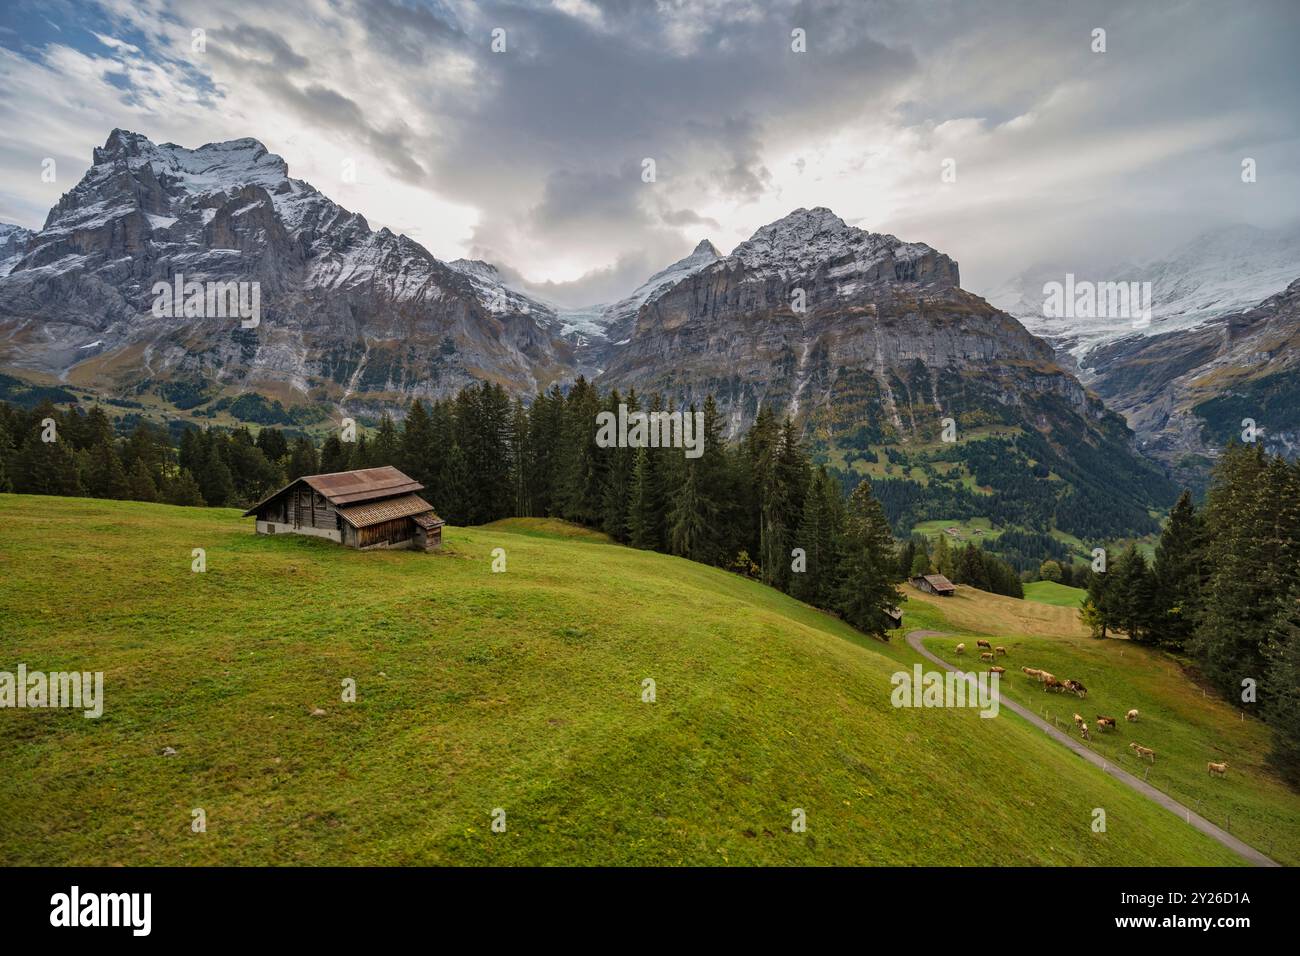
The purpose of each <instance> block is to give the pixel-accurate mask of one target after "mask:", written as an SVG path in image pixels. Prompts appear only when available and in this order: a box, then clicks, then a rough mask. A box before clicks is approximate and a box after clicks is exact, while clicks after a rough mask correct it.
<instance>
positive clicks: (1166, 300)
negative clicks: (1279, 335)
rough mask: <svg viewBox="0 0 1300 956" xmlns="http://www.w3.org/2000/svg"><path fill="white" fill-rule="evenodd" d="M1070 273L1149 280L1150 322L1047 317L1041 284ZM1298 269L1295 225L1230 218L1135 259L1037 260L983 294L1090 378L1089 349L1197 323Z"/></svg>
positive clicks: (1271, 290) (1243, 304) (1246, 302)
mask: <svg viewBox="0 0 1300 956" xmlns="http://www.w3.org/2000/svg"><path fill="white" fill-rule="evenodd" d="M1066 273H1073V274H1074V275H1075V277H1076V279H1080V280H1089V281H1095V282H1100V281H1113V282H1150V283H1151V323H1150V325H1149V326H1146V327H1144V328H1142V329H1140V330H1136V331H1135V329H1134V327H1133V323H1132V322H1131V321H1129V320H1125V319H1076V318H1048V317H1046V316H1044V315H1043V311H1044V310H1043V302H1044V293H1043V285H1044V284H1045V283H1048V282H1064V281H1065V275H1066ZM1297 275H1300V225H1293V226H1291V227H1290V228H1286V229H1261V228H1257V227H1255V226H1249V225H1234V226H1229V227H1226V228H1222V229H1215V230H1211V231H1208V232H1205V233H1202V234H1200V235H1198V236H1196V237H1195V238H1193V239H1191V240H1189V241H1188V242H1186V243H1184V244H1183V245H1181V246H1179V247H1177V248H1175V249H1174V250H1173V251H1171V252H1169V253H1167V254H1164V255H1159V256H1153V257H1150V258H1148V259H1146V260H1144V261H1139V262H1112V263H1108V264H1100V265H1096V266H1095V267H1094V266H1079V265H1078V264H1075V265H1073V266H1071V265H1068V264H1066V263H1063V262H1057V263H1040V264H1038V265H1036V266H1034V267H1032V268H1030V269H1028V270H1026V271H1024V272H1022V273H1020V274H1019V275H1017V276H1016V277H1014V278H1013V279H1011V280H1009V281H1007V282H1005V283H1003V284H1002V285H1000V286H999V287H997V288H996V289H994V290H993V291H992V292H990V293H989V301H990V302H993V303H995V304H996V305H998V306H999V307H1000V308H1002V309H1005V310H1006V311H1007V312H1010V313H1011V314H1012V315H1014V316H1016V317H1017V318H1019V319H1020V320H1021V321H1022V322H1023V323H1024V324H1025V327H1026V328H1028V329H1029V330H1030V331H1031V332H1033V333H1034V334H1036V335H1039V336H1042V337H1043V338H1045V339H1047V340H1048V341H1049V342H1051V343H1052V344H1053V345H1054V346H1055V347H1056V348H1058V349H1059V350H1060V351H1062V352H1067V353H1069V355H1070V356H1071V357H1072V358H1073V359H1074V360H1075V361H1077V362H1078V365H1079V367H1080V368H1081V369H1082V371H1083V375H1084V380H1085V381H1088V380H1089V377H1090V376H1091V374H1093V372H1094V371H1101V370H1102V369H1103V365H1102V362H1101V359H1100V357H1099V355H1097V354H1093V353H1094V350H1097V349H1100V348H1102V347H1104V346H1106V345H1109V344H1110V343H1112V342H1114V341H1116V340H1117V339H1122V338H1130V337H1133V336H1134V335H1135V334H1137V335H1145V336H1159V335H1163V334H1165V333H1167V332H1174V331H1178V330H1182V329H1190V328H1195V327H1197V326H1199V325H1202V324H1203V323H1205V322H1207V321H1210V320H1212V319H1215V318H1217V317H1219V316H1222V315H1228V314H1230V313H1233V312H1240V311H1242V310H1244V309H1250V308H1253V307H1254V306H1255V305H1257V304H1258V303H1259V302H1261V301H1262V300H1263V299H1265V298H1267V297H1268V296H1271V295H1274V294H1275V293H1277V292H1281V291H1282V290H1283V289H1285V288H1286V287H1287V285H1288V284H1289V283H1290V282H1291V281H1292V280H1293V279H1295V278H1296V276H1297Z"/></svg>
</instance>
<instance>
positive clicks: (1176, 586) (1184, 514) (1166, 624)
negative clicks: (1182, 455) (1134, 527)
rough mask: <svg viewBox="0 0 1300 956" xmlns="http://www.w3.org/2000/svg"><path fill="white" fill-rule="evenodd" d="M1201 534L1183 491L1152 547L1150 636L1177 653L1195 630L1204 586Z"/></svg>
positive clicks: (1199, 521)
mask: <svg viewBox="0 0 1300 956" xmlns="http://www.w3.org/2000/svg"><path fill="white" fill-rule="evenodd" d="M1203 537H1204V530H1203V528H1202V525H1201V519H1200V516H1199V515H1198V514H1197V513H1196V508H1195V507H1194V506H1193V505H1192V496H1191V493H1190V492H1186V491H1184V492H1183V494H1182V496H1181V497H1180V498H1179V499H1178V502H1177V504H1175V505H1174V507H1173V509H1172V510H1171V511H1170V513H1169V521H1168V523H1167V524H1166V525H1165V527H1164V530H1163V531H1162V532H1161V534H1160V543H1159V544H1157V545H1156V554H1155V565H1154V567H1153V569H1152V573H1153V575H1154V578H1155V608H1154V612H1155V613H1154V617H1153V620H1152V632H1153V636H1154V638H1155V640H1156V641H1157V642H1158V643H1160V644H1164V645H1166V646H1168V647H1172V648H1176V649H1178V650H1181V649H1182V648H1183V647H1184V646H1185V645H1186V644H1187V642H1188V640H1190V639H1191V636H1192V634H1193V633H1194V632H1195V630H1196V622H1197V619H1198V617H1199V615H1200V602H1201V589H1202V588H1203V587H1204V585H1205V581H1204V578H1205V574H1204V572H1203V570H1202V564H1203V560H1204V556H1203V550H1204V542H1203Z"/></svg>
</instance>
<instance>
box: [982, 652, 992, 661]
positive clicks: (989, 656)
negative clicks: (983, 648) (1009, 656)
mask: <svg viewBox="0 0 1300 956" xmlns="http://www.w3.org/2000/svg"><path fill="white" fill-rule="evenodd" d="M980 660H982V661H991V660H993V655H992V654H988V653H985V654H981V655H980Z"/></svg>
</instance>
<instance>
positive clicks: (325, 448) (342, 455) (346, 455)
mask: <svg viewBox="0 0 1300 956" xmlns="http://www.w3.org/2000/svg"><path fill="white" fill-rule="evenodd" d="M351 469H352V445H351V443H344V442H343V440H342V439H341V438H339V436H338V434H336V433H335V432H330V433H329V436H328V437H327V438H326V439H325V442H324V443H323V444H322V445H321V448H320V472H321V474H322V475H332V474H334V473H335V472H339V471H350V470H351ZM408 474H409V472H408ZM411 477H412V478H414V477H415V476H414V475H411Z"/></svg>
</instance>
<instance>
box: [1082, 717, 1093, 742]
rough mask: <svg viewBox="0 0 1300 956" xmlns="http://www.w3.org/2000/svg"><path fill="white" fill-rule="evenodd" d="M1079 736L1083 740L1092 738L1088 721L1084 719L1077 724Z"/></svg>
mask: <svg viewBox="0 0 1300 956" xmlns="http://www.w3.org/2000/svg"><path fill="white" fill-rule="evenodd" d="M1079 736H1080V737H1082V738H1083V739H1084V740H1092V734H1091V733H1090V732H1089V730H1088V722H1087V721H1086V720H1085V721H1084V722H1083V723H1081V724H1080V725H1079Z"/></svg>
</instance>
